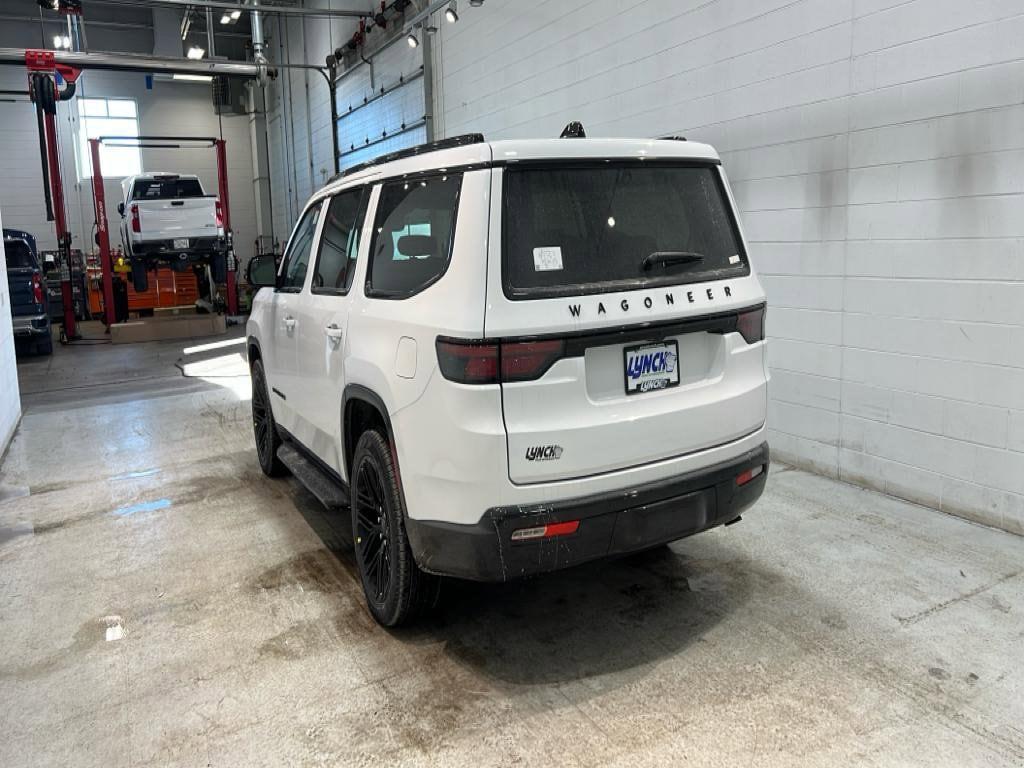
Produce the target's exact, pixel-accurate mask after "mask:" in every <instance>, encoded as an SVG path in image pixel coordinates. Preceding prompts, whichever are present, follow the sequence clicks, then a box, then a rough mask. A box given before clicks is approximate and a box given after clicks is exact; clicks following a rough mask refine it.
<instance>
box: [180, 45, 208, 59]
mask: <svg viewBox="0 0 1024 768" xmlns="http://www.w3.org/2000/svg"><path fill="white" fill-rule="evenodd" d="M185 55H186V56H188V57H189V58H190V59H201V58H203V56H205V55H206V50H205V49H203V48H200V47H199V46H198V45H193V46H192V47H191V48H189V49H188V53H187V54H185Z"/></svg>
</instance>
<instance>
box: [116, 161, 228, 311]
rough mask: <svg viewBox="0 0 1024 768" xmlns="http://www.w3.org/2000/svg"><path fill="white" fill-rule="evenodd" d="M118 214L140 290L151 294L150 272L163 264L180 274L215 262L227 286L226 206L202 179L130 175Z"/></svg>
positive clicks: (212, 266)
mask: <svg viewBox="0 0 1024 768" xmlns="http://www.w3.org/2000/svg"><path fill="white" fill-rule="evenodd" d="M117 210H118V213H120V214H121V240H122V242H123V243H124V249H125V253H126V254H127V255H128V256H129V257H130V259H131V265H132V282H133V284H134V286H135V290H136V291H144V290H146V288H147V287H148V282H149V281H148V276H147V273H148V272H149V270H151V269H154V268H155V267H156V266H157V265H158V264H167V265H168V266H170V267H171V268H172V269H175V270H178V271H184V270H186V269H188V268H189V267H197V266H201V265H206V264H209V265H210V269H211V272H212V273H213V274H212V276H213V280H214V282H218V283H221V282H224V279H225V274H226V268H227V260H226V254H227V241H226V239H225V236H224V217H223V211H222V209H221V203H220V200H218V199H217V198H216V196H214V195H207V194H206V193H205V192H204V191H203V185H202V184H201V183H200V182H199V178H198V177H197V176H192V175H182V174H176V173H144V174H139V175H137V176H129V177H128V178H126V179H125V180H124V181H122V182H121V202H120V203H119V204H118V206H117Z"/></svg>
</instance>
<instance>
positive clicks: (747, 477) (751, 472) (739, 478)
mask: <svg viewBox="0 0 1024 768" xmlns="http://www.w3.org/2000/svg"><path fill="white" fill-rule="evenodd" d="M762 472H764V466H759V467H754V468H753V469H748V470H747V471H746V472H740V473H739V474H738V475H736V485H746V484H747V483H749V482H750V481H751V480H753V479H754V478H755V477H757V476H758V475H760V474H761V473H762Z"/></svg>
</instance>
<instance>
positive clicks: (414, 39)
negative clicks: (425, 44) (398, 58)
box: [405, 32, 420, 48]
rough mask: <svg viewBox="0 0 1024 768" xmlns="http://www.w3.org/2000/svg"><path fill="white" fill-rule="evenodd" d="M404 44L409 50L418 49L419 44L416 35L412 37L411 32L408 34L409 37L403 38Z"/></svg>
mask: <svg viewBox="0 0 1024 768" xmlns="http://www.w3.org/2000/svg"><path fill="white" fill-rule="evenodd" d="M405 42H407V43H408V44H409V47H410V48H418V47H419V44H420V41H419V38H418V37H416V35H414V34H413V33H412V32H410V33H409V36H408V37H407V38H405Z"/></svg>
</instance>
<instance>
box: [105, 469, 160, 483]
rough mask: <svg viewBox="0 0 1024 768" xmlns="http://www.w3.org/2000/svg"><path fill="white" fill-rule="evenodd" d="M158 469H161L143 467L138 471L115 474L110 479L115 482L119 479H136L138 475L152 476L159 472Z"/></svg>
mask: <svg viewBox="0 0 1024 768" xmlns="http://www.w3.org/2000/svg"><path fill="white" fill-rule="evenodd" d="M160 471H161V470H160V469H159V468H153V469H143V470H140V471H138V472H127V473H125V474H123V475H115V476H114V477H112V478H110V481H111V482H115V481H119V480H137V479H138V478H140V477H152V476H153V475H157V474H160Z"/></svg>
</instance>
